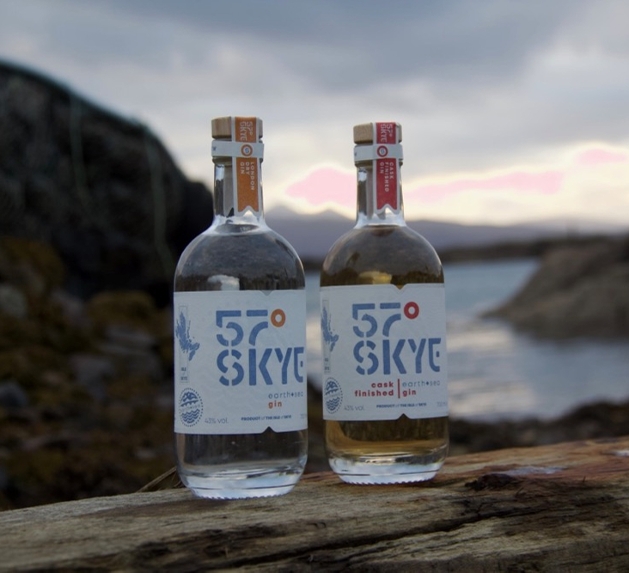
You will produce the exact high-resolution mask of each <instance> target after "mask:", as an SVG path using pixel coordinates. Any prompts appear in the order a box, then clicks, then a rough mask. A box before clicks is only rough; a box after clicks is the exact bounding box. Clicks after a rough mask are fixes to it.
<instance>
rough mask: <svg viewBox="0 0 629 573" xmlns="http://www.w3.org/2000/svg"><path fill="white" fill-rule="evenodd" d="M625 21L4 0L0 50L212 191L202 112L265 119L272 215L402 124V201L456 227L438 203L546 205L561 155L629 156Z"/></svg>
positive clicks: (626, 16)
mask: <svg viewBox="0 0 629 573" xmlns="http://www.w3.org/2000/svg"><path fill="white" fill-rule="evenodd" d="M627 21H629V4H628V3H626V2H625V1H624V0H600V1H597V2H596V3H591V2H588V1H586V0H556V1H553V2H548V1H547V0H531V1H527V2H500V1H496V0H453V1H451V2H438V1H436V0H427V1H424V2H412V1H411V0H390V1H389V2H387V3H386V5H385V4H383V3H382V2H379V1H376V0H364V1H363V2H361V3H360V4H356V3H351V2H338V1H336V0H317V2H312V1H311V0H265V1H264V2H261V1H259V0H232V1H230V2H208V1H205V0H187V1H186V2H176V1H174V0H152V1H151V2H139V1H128V0H56V1H55V2H54V3H52V2H48V1H46V0H29V2H15V1H13V0H0V54H2V55H3V56H4V57H6V58H9V59H12V60H16V61H18V62H23V63H26V64H28V65H31V66H33V67H35V68H38V69H41V70H43V71H44V72H48V73H50V74H51V75H53V76H55V77H57V78H58V79H60V80H62V81H65V82H67V83H69V84H70V85H71V86H73V87H74V88H76V89H77V90H78V91H79V92H80V93H83V94H87V95H88V96H89V97H91V98H93V99H95V100H96V101H97V102H99V103H101V104H105V105H108V106H110V107H112V108H113V109H114V110H116V111H119V112H121V113H122V114H124V115H132V116H135V117H138V118H139V119H141V120H142V121H144V122H145V123H147V124H149V125H150V126H151V128H152V129H153V130H154V131H155V132H156V133H157V134H158V135H159V136H161V137H162V138H163V139H164V140H165V142H166V144H167V145H168V147H169V148H170V149H171V150H172V151H173V152H174V154H175V156H176V158H177V159H178V161H179V162H180V163H181V164H182V165H183V167H184V169H185V171H186V172H187V173H188V174H189V175H190V176H192V177H200V178H203V179H205V180H206V181H207V180H210V179H211V173H212V165H211V161H210V154H209V145H210V133H209V122H210V119H211V118H212V117H216V116H219V115H229V114H235V113H237V114H246V115H253V114H255V115H259V116H261V117H262V118H263V119H264V121H265V145H266V150H267V151H266V157H265V163H264V171H265V202H266V204H267V205H269V206H270V205H272V204H274V203H279V202H290V201H296V200H297V199H296V197H297V196H303V197H309V196H310V193H311V191H309V190H308V189H309V188H308V189H306V190H301V191H299V192H297V191H296V190H295V188H294V184H295V182H296V181H303V180H306V179H311V178H312V177H313V176H314V172H315V166H318V165H326V166H328V167H329V168H331V169H332V168H333V169H337V170H338V171H339V172H341V173H343V172H344V170H347V171H348V172H349V171H351V170H352V167H353V164H352V155H351V151H352V146H353V144H352V141H351V129H352V126H353V125H355V124H357V123H364V122H367V121H382V120H385V121H386V120H395V121H399V122H400V123H402V125H403V129H404V147H405V157H406V161H405V165H404V178H405V181H408V182H411V184H412V185H408V186H407V189H408V191H407V193H408V194H409V200H408V201H407V204H408V205H409V206H411V207H413V206H414V202H415V201H416V199H415V195H414V193H415V191H414V190H415V189H416V188H418V186H419V184H420V183H418V182H421V184H422V185H425V186H430V185H432V186H433V187H427V188H425V189H424V195H423V199H422V200H424V201H425V200H426V199H427V198H432V199H431V201H432V203H431V204H432V206H433V207H434V208H437V207H439V208H440V209H441V208H442V206H445V205H446V203H447V204H448V205H449V207H450V208H451V209H452V216H453V217H455V216H458V217H460V216H462V213H463V214H464V215H465V216H468V215H469V213H471V212H476V209H471V210H469V211H465V212H463V211H462V210H461V209H458V208H456V207H457V205H456V204H455V203H449V202H448V201H446V198H447V197H458V198H462V197H463V196H464V195H465V193H467V192H469V193H471V194H473V195H474V194H475V195H476V196H478V193H479V192H482V193H483V195H484V196H485V197H486V198H489V197H490V196H492V197H494V199H495V201H497V202H498V201H503V200H505V198H506V197H509V196H510V194H518V193H520V194H521V193H525V194H528V195H532V196H535V197H538V198H539V197H540V196H543V197H545V198H546V199H545V201H547V199H548V197H549V196H550V195H552V194H553V193H552V190H553V189H556V187H557V186H560V187H561V188H562V189H563V188H564V187H565V185H566V184H567V183H566V181H567V180H566V179H563V180H561V177H560V175H559V174H557V173H556V172H557V171H560V170H561V169H563V167H565V166H562V161H564V159H565V157H566V154H568V153H572V151H573V150H574V149H578V148H579V149H580V148H582V146H583V145H585V144H587V143H588V142H591V141H597V142H600V146H599V147H600V148H601V150H603V151H604V150H607V151H609V150H610V149H611V150H612V151H609V152H614V151H613V150H614V149H616V148H618V149H621V150H622V149H625V148H627V146H628V145H629V114H627V113H626V105H627V104H626V102H627V101H629V35H627V34H626V22H627ZM580 161H581V162H582V164H581V167H591V166H593V165H594V164H596V165H599V164H600V166H604V165H608V166H611V165H614V163H613V162H611V158H610V156H608V155H605V153H602V154H601V153H599V152H596V153H594V152H590V155H588V156H584V157H582V158H581V159H580ZM522 165H525V166H534V168H531V170H530V171H529V169H528V168H524V169H521V168H519V167H515V166H522ZM518 173H520V174H519V175H518ZM309 174H310V175H309ZM462 174H470V175H462ZM571 177H572V175H571ZM465 178H468V179H470V178H471V179H470V181H467V182H465V181H464V180H465ZM492 178H493V179H492ZM501 178H502V179H501ZM505 178H506V179H505ZM457 180H461V181H458V183H457ZM477 180H478V181H477ZM475 182H476V183H478V184H479V185H480V184H481V183H483V182H484V183H483V184H485V185H486V187H485V188H484V190H483V189H481V188H477V187H473V185H474V184H476V183H475ZM435 185H436V187H435ZM456 185H459V186H463V187H459V188H457V187H456ZM492 185H493V187H492ZM470 186H471V187H470ZM315 187H316V188H318V189H319V193H321V192H322V189H323V194H324V196H325V194H326V193H328V191H327V190H326V189H327V188H326V189H324V187H325V186H322V185H321V184H320V183H317V185H312V186H311V188H312V189H313V191H312V193H315V191H314V190H315ZM353 188H354V184H353V183H352V185H351V189H352V192H351V193H350V194H349V195H348V197H350V198H349V199H343V201H342V203H343V204H344V205H346V208H349V204H350V203H353V202H354V198H353ZM605 189H610V188H609V187H605ZM608 192H609V193H615V192H614V191H612V190H609V191H608ZM556 195H561V193H559V192H558V193H556ZM417 197H418V199H417V201H420V199H419V197H422V194H421V193H418V195H417ZM614 197H615V195H614ZM308 200H309V201H311V202H315V201H319V203H321V202H324V199H321V198H318V199H317V198H315V199H308ZM300 201H305V199H303V198H302V199H300ZM471 203H472V200H471V199H470V204H471ZM544 204H548V203H544ZM352 208H353V207H352ZM444 208H445V207H444ZM582 208H583V209H586V207H585V206H582ZM481 215H482V212H480V211H479V212H478V216H481Z"/></svg>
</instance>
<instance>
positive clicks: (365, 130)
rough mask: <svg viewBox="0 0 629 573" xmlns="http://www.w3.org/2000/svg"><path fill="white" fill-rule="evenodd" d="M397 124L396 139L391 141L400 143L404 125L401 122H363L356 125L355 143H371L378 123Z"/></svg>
mask: <svg viewBox="0 0 629 573" xmlns="http://www.w3.org/2000/svg"><path fill="white" fill-rule="evenodd" d="M392 124H393V125H395V135H396V137H395V141H391V142H390V143H400V141H402V126H401V125H400V124H399V123H393V122H389V123H375V124H374V123H361V124H360V125H355V126H354V143H356V144H370V143H375V142H374V140H373V139H374V128H375V127H376V126H378V125H387V126H390V125H392Z"/></svg>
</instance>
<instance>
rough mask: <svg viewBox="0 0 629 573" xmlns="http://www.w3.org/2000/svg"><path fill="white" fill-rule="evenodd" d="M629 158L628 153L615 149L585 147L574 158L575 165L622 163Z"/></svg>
mask: <svg viewBox="0 0 629 573" xmlns="http://www.w3.org/2000/svg"><path fill="white" fill-rule="evenodd" d="M628 160H629V154H627V153H619V152H617V151H608V150H607V149H600V148H599V149H596V148H593V149H587V150H585V151H583V152H581V153H579V155H577V157H576V159H575V163H576V164H577V165H587V166H592V165H601V164H602V163H624V162H626V161H628Z"/></svg>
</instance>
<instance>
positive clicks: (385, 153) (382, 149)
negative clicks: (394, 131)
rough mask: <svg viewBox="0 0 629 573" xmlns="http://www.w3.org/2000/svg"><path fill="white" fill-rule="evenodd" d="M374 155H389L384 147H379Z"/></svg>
mask: <svg viewBox="0 0 629 573" xmlns="http://www.w3.org/2000/svg"><path fill="white" fill-rule="evenodd" d="M376 153H377V154H378V157H386V156H387V155H389V150H388V149H387V148H386V147H385V146H384V145H381V146H380V147H378V149H377V150H376Z"/></svg>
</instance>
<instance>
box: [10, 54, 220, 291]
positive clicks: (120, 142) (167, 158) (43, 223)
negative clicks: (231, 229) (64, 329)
mask: <svg viewBox="0 0 629 573" xmlns="http://www.w3.org/2000/svg"><path fill="white" fill-rule="evenodd" d="M208 148H209V142H208ZM208 160H209V157H208ZM211 220H212V196H211V194H210V192H209V191H208V189H207V188H205V187H204V186H203V185H202V184H200V183H193V182H190V181H188V180H187V179H186V177H185V176H184V175H183V173H182V172H181V170H180V169H179V168H178V167H177V165H176V164H175V162H174V161H173V158H172V157H171V155H170V154H169V153H168V151H167V150H166V148H165V147H164V145H163V144H162V143H161V142H160V141H159V140H158V139H157V138H156V137H155V135H153V133H152V132H151V131H150V130H149V129H148V128H147V127H146V126H145V125H142V124H141V123H138V122H136V121H133V120H130V119H125V118H123V117H120V116H118V115H116V114H114V113H113V112H111V111H108V110H106V109H104V108H102V107H99V106H97V105H95V104H93V103H91V102H89V101H87V100H86V99H84V98H82V97H80V96H79V95H77V94H76V93H75V92H74V91H72V90H71V89H68V88H67V87H65V86H63V85H61V84H59V83H57V82H56V81H54V80H53V79H51V78H47V77H45V76H43V75H40V74H38V73H35V72H33V71H30V70H25V69H23V68H20V67H18V66H15V65H12V64H8V63H6V62H5V63H3V62H2V61H0V234H1V235H5V236H6V235H9V236H14V237H20V238H26V239H36V240H39V241H42V242H45V243H48V244H50V245H52V246H53V247H54V248H55V249H56V251H57V252H58V253H59V254H60V255H61V257H62V259H63V261H64V264H65V267H66V269H67V276H66V286H67V287H68V288H69V289H70V290H71V291H72V292H73V293H76V294H80V295H81V296H89V295H90V294H92V293H94V292H96V291H98V290H102V289H109V288H116V289H118V288H139V289H145V290H146V289H149V290H155V289H156V288H157V290H160V291H161V294H160V296H161V297H162V298H166V295H165V294H164V289H165V288H166V290H167V286H166V285H169V284H170V283H171V280H172V273H173V268H174V267H173V266H174V263H175V262H176V259H177V257H178V254H179V253H180V252H181V250H182V249H183V248H184V246H185V245H186V244H187V243H188V242H189V241H190V240H191V239H192V238H193V237H194V236H196V235H197V234H198V233H199V232H200V231H202V230H203V229H205V228H206V227H207V226H208V225H209V223H210V222H211Z"/></svg>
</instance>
